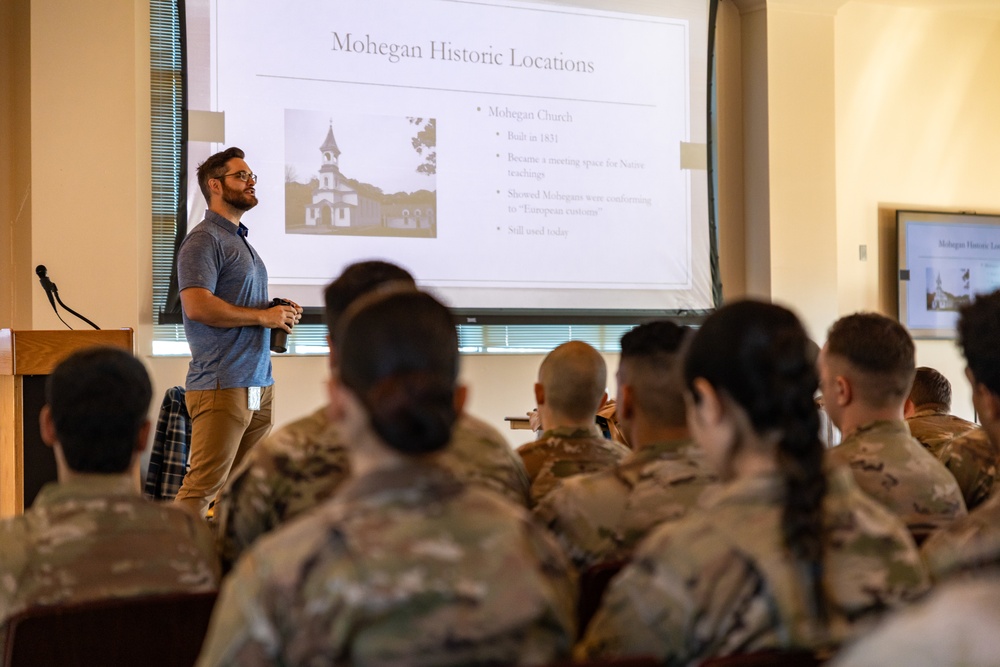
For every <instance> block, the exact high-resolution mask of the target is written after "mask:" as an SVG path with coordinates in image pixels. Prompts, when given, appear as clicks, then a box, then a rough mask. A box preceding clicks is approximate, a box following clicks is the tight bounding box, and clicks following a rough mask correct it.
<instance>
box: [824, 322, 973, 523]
mask: <svg viewBox="0 0 1000 667" xmlns="http://www.w3.org/2000/svg"><path fill="white" fill-rule="evenodd" d="M914 353H915V350H914V346H913V339H912V338H910V334H909V333H908V332H907V331H906V329H905V328H903V326H902V325H901V324H900V323H899V322H896V321H895V320H891V319H889V318H888V317H885V316H884V315H879V314H877V313H855V314H853V315H848V316H846V317H842V318H840V319H839V320H837V321H836V322H834V324H833V326H832V327H830V331H829V332H828V335H827V341H826V345H825V346H824V347H823V350H822V351H821V352H820V355H819V371H820V389H821V390H822V391H823V403H824V407H825V409H826V412H827V414H828V415H829V416H830V419H831V420H832V421H833V423H834V424H835V425H836V426H837V428H839V429H840V431H841V433H842V434H843V441H842V442H841V443H840V445H838V446H837V447H834V448H833V449H830V450H829V454H828V457H829V459H830V461H831V462H832V463H834V464H840V465H848V466H850V468H851V471H852V472H853V473H854V476H855V479H856V480H857V482H858V486H860V487H861V489H862V490H863V491H864V492H866V493H868V494H870V495H871V496H872V497H874V498H875V499H876V500H878V501H879V502H881V503H883V504H884V505H885V506H886V507H888V508H889V509H891V510H892V511H893V512H895V513H896V515H897V516H899V517H900V518H901V519H903V521H904V522H905V523H906V525H907V527H908V528H909V529H910V532H911V533H912V534H913V536H914V538H915V539H916V540H917V541H918V542H920V541H922V540H923V539H925V538H926V537H927V535H928V534H930V533H931V532H932V531H934V530H936V529H937V528H940V527H941V526H945V525H947V524H948V523H950V522H951V521H953V520H954V519H956V518H957V517H960V516H965V514H966V508H965V501H964V500H963V498H962V493H961V490H960V489H959V488H958V484H957V483H956V482H955V478H954V477H953V476H952V475H951V473H949V472H948V470H947V469H946V468H945V467H944V465H943V464H942V463H941V462H940V461H938V460H937V459H936V458H935V457H934V455H933V454H931V453H930V452H928V451H927V450H926V449H925V448H924V447H923V446H921V445H920V443H919V442H917V441H916V440H915V439H914V438H913V437H912V436H911V435H910V431H909V429H908V428H907V426H906V422H905V421H904V419H903V414H904V410H905V405H906V402H907V399H908V397H909V396H910V389H911V386H912V384H913V377H914V375H915V373H916V368H915V363H914Z"/></svg>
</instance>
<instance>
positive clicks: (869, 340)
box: [826, 313, 916, 408]
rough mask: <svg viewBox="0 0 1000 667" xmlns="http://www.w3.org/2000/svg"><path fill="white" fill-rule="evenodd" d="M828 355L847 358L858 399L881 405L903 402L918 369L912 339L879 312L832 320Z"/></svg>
mask: <svg viewBox="0 0 1000 667" xmlns="http://www.w3.org/2000/svg"><path fill="white" fill-rule="evenodd" d="M826 349H827V354H828V355H835V356H838V357H840V358H842V359H844V360H846V361H847V362H848V363H849V364H850V365H851V367H852V368H853V370H854V371H856V377H855V378H854V386H855V389H856V391H857V393H858V398H859V399H860V400H861V401H862V403H865V404H867V405H870V406H872V407H877V408H882V407H886V406H890V405H893V404H895V403H897V402H898V403H900V404H902V403H903V401H905V400H906V397H907V396H909V395H910V387H911V386H912V385H913V375H914V373H915V371H916V362H915V350H914V346H913V339H912V338H910V334H909V333H908V332H907V331H906V329H905V328H904V327H903V325H901V324H900V323H899V322H897V321H895V320H893V319H890V318H888V317H886V316H885V315H879V314H878V313H855V314H853V315H847V316H846V317H842V318H840V319H839V320H837V321H836V322H834V323H833V326H832V327H830V331H829V332H828V334H827V340H826Z"/></svg>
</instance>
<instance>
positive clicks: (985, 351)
mask: <svg viewBox="0 0 1000 667" xmlns="http://www.w3.org/2000/svg"><path fill="white" fill-rule="evenodd" d="M998 331H1000V290H997V291H996V292H993V293H992V294H977V295H976V298H975V300H974V301H973V302H972V303H971V304H969V305H968V306H964V307H963V308H962V309H961V310H960V311H959V318H958V344H959V345H960V346H961V347H962V354H964V355H965V361H966V363H968V365H969V368H970V369H971V370H972V374H973V375H974V376H975V378H976V382H981V383H982V384H984V385H986V388H987V389H989V390H990V391H991V392H993V393H994V394H998V395H1000V345H997V332H998Z"/></svg>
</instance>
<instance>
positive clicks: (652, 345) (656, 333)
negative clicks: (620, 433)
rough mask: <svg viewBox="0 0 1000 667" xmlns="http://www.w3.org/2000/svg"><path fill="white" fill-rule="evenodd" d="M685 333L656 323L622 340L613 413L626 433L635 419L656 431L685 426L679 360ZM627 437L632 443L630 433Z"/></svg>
mask: <svg viewBox="0 0 1000 667" xmlns="http://www.w3.org/2000/svg"><path fill="white" fill-rule="evenodd" d="M689 332H690V329H688V328H687V327H682V326H678V325H676V324H674V323H673V322H667V321H660V322H649V323H648V324H641V325H639V326H637V327H636V328H634V329H632V330H631V331H629V332H628V333H627V334H625V335H624V336H622V345H621V347H622V352H621V360H620V361H619V364H618V373H617V376H616V377H617V380H618V394H617V403H616V412H617V415H618V419H619V422H621V423H622V425H623V426H624V428H625V429H626V431H631V426H632V424H633V420H634V418H635V417H636V416H637V415H638V416H641V418H642V419H643V420H646V421H647V422H648V423H650V424H652V425H654V426H656V427H660V428H679V427H683V426H684V425H685V423H686V420H685V409H684V382H683V379H682V377H681V372H680V370H681V369H680V358H681V345H682V344H683V342H684V340H685V338H686V337H687V334H688V333H689ZM627 435H628V437H629V442H632V435H631V433H629V434H627Z"/></svg>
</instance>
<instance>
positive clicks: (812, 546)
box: [684, 301, 826, 619]
mask: <svg viewBox="0 0 1000 667" xmlns="http://www.w3.org/2000/svg"><path fill="white" fill-rule="evenodd" d="M814 349H815V346H814V345H811V344H810V341H809V338H808V336H807V335H806V332H805V330H804V329H803V327H802V324H801V323H800V322H799V320H798V318H796V317H795V315H794V314H793V313H792V312H791V311H789V310H786V309H785V308H782V307H781V306H776V305H773V304H769V303H762V302H758V301H740V302H736V303H733V304H731V305H728V306H725V307H723V308H722V309H720V310H719V311H717V312H716V313H714V314H713V315H711V316H710V317H709V318H708V319H707V320H705V323H704V324H703V325H702V327H701V328H700V329H699V330H698V332H697V333H696V334H695V336H694V338H693V340H692V341H691V345H690V347H689V348H688V350H687V353H686V356H685V360H684V378H685V382H686V384H687V386H688V389H689V391H692V392H693V390H694V381H695V378H704V379H705V380H706V381H707V382H708V383H709V384H710V385H712V386H713V387H714V388H715V389H716V390H717V391H718V392H720V393H721V394H724V395H726V396H728V397H729V398H730V399H731V400H733V401H735V402H736V403H737V404H739V405H740V406H741V407H742V408H743V409H744V410H745V411H746V413H747V416H748V417H749V419H750V423H751V425H752V427H753V429H754V430H755V431H756V432H757V433H759V434H766V433H770V432H777V433H779V434H780V441H779V445H778V463H779V465H780V469H781V472H782V475H783V476H784V479H785V489H786V492H785V499H784V508H783V512H782V524H781V527H782V534H783V537H784V542H785V546H786V547H787V548H788V550H789V551H790V552H791V553H792V554H793V555H794V556H795V557H796V558H797V559H798V560H799V561H800V562H802V563H803V565H805V566H807V569H808V571H809V573H810V576H811V579H812V581H811V585H812V591H813V600H814V604H815V609H814V611H815V614H816V617H817V618H820V619H825V617H826V613H825V609H826V607H825V596H824V594H823V583H822V578H823V576H822V575H823V542H824V530H823V497H824V496H825V495H826V477H825V476H824V474H823V453H824V449H823V444H822V442H821V441H820V439H819V426H820V423H819V412H818V410H817V408H816V404H815V402H814V400H813V396H814V395H815V393H816V389H817V387H818V385H819V377H818V374H817V371H816V365H815V352H814ZM697 396H698V395H697V394H695V398H696V399H697Z"/></svg>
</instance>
